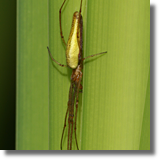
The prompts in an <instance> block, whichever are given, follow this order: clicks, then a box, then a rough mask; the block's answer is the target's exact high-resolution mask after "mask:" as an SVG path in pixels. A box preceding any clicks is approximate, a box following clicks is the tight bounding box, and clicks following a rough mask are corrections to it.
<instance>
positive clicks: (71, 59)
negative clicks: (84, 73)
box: [66, 12, 80, 69]
mask: <svg viewBox="0 0 160 160" xmlns="http://www.w3.org/2000/svg"><path fill="white" fill-rule="evenodd" d="M78 20H79V12H75V13H74V14H73V20H72V27H71V31H70V35H69V39H68V42H67V49H66V59H67V65H68V66H69V67H70V68H72V69H75V68H76V67H77V65H78V54H79V51H80V49H79V45H78V40H77V35H78V29H79V21H78Z"/></svg>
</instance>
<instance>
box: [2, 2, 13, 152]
mask: <svg viewBox="0 0 160 160" xmlns="http://www.w3.org/2000/svg"><path fill="white" fill-rule="evenodd" d="M15 99H16V0H0V150H14V149H15V109H16V107H15V106H16V101H15Z"/></svg>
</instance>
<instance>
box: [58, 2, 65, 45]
mask: <svg viewBox="0 0 160 160" xmlns="http://www.w3.org/2000/svg"><path fill="white" fill-rule="evenodd" d="M65 2H66V0H64V2H63V4H62V6H61V8H60V10H59V25H60V34H61V38H62V41H63V43H64V44H65V46H66V42H65V40H64V36H63V33H62V24H61V10H62V7H63V5H64V3H65Z"/></svg>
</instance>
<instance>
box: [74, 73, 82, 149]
mask: <svg viewBox="0 0 160 160" xmlns="http://www.w3.org/2000/svg"><path fill="white" fill-rule="evenodd" d="M81 80H82V73H81V74H80V78H79V82H78V86H77V95H76V113H75V126H74V133H75V140H76V146H77V150H79V147H78V142H77V135H76V122H77V111H78V103H79V89H80V86H81Z"/></svg>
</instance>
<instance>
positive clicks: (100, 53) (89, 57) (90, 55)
mask: <svg viewBox="0 0 160 160" xmlns="http://www.w3.org/2000/svg"><path fill="white" fill-rule="evenodd" d="M104 53H107V51H106V52H102V53H97V54H93V55H90V56H88V57H86V58H83V61H84V60H85V59H87V58H90V57H94V56H97V55H100V54H104Z"/></svg>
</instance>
